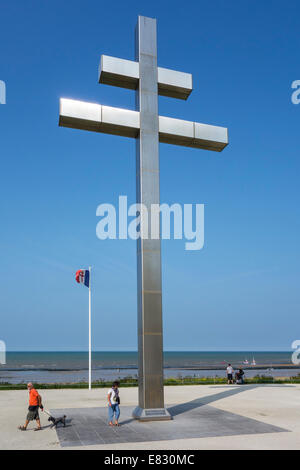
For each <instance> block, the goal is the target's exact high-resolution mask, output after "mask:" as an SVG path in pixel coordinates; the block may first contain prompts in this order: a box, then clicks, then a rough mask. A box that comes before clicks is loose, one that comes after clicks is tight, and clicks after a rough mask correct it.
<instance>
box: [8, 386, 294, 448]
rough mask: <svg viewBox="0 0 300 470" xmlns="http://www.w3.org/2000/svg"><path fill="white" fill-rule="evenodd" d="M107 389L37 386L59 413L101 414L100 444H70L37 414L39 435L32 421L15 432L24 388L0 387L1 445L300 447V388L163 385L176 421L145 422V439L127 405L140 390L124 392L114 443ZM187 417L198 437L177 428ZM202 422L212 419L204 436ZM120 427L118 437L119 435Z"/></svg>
mask: <svg viewBox="0 0 300 470" xmlns="http://www.w3.org/2000/svg"><path fill="white" fill-rule="evenodd" d="M106 392H107V390H105V389H93V390H92V391H88V390H42V391H41V394H42V397H43V402H44V405H45V407H46V408H47V409H48V410H55V411H56V413H59V412H60V411H61V413H62V412H66V414H67V415H68V416H69V417H70V416H72V413H73V415H74V416H75V414H76V411H78V410H79V411H80V413H81V415H82V416H83V417H84V416H85V415H86V417H85V419H86V421H87V422H88V418H87V416H91V411H93V410H95V411H93V412H94V413H96V414H97V412H98V411H99V413H101V416H102V421H101V423H100V421H99V429H100V427H101V430H102V431H101V432H102V433H103V435H104V440H105V443H102V444H98V445H95V444H91V445H84V441H83V443H82V442H79V441H78V445H72V447H68V446H67V445H64V446H62V441H61V436H63V432H64V428H62V429H61V430H60V431H59V435H60V438H59V437H58V435H57V432H56V431H55V430H54V429H50V428H49V423H48V421H47V418H48V417H47V415H46V414H45V413H40V415H41V423H42V426H44V429H43V430H42V431H41V432H33V427H34V425H33V423H31V424H30V426H29V428H28V430H27V431H26V432H21V431H18V430H17V427H18V425H20V424H23V422H24V419H25V416H26V411H27V399H28V396H27V395H28V393H27V391H26V390H24V391H15V390H13V391H1V392H0V406H1V417H0V423H1V424H0V426H1V437H0V447H1V449H68V448H73V449H74V448H79V449H106V450H110V449H111V450H113V449H119V450H121V449H123V450H130V449H145V450H146V449H148V450H151V449H174V450H175V449H299V448H300V385H279V386H278V385H256V386H254V385H252V386H251V385H249V386H248V385H245V386H241V387H238V386H235V385H234V386H176V387H165V402H166V406H167V407H168V408H169V409H170V410H173V414H174V419H173V420H172V422H168V423H148V424H147V433H148V434H147V435H148V436H150V437H149V439H148V440H145V441H142V442H141V441H139V442H137V441H135V439H134V438H132V437H130V436H132V435H135V434H134V430H135V429H140V430H141V432H142V431H143V429H144V428H143V427H144V426H145V425H144V424H142V423H137V422H136V421H132V420H131V419H130V413H131V410H132V409H133V408H134V407H135V406H136V404H137V388H124V389H121V397H122V400H121V418H120V423H121V426H120V428H118V429H116V430H114V434H113V435H112V439H111V440H112V442H111V443H110V442H109V441H110V438H109V434H108V430H107V425H106V423H105V416H106V411H107V410H106ZM66 410H67V411H66ZM68 410H69V411H68ZM191 413H192V414H191ZM76 416H77V415H76ZM99 416H100V415H99ZM103 417H104V418H103ZM225 418H226V419H225ZM93 419H94V421H93V423H94V424H93V426H96V428H97V422H98V421H97V418H93ZM187 420H188V424H189V428H191V426H193V427H194V428H195V429H197V430H198V431H197V432H198V434H199V435H198V436H197V437H192V438H191V435H190V433H189V435H187V436H185V435H184V434H182V433H181V435H180V433H179V432H178V423H179V422H180V423H182V426H181V427H182V429H188V428H184V425H185V424H187V423H186V422H187ZM76 423H77V421H76V419H75V418H74V419H73V421H72V423H70V425H69V428H66V429H69V431H68V432H70V430H72V429H73V428H74V429H75V428H76V425H77V424H76ZM207 423H210V424H209V426H210V435H209V436H208V435H207V428H208V427H209V426H208V425H207ZM234 423H236V424H234ZM100 424H101V426H100ZM232 424H234V427H233V428H232V430H231V429H229V428H230V426H232ZM136 426H140V428H136ZM168 426H169V427H168ZM176 426H177V427H176ZM163 427H164V428H163ZM155 429H161V430H163V429H164V432H165V434H163V435H164V436H168V437H167V438H164V439H159V440H158V439H157V437H155V436H152V434H151V433H152V431H153V432H154V430H155ZM172 429H174V432H170V433H167V434H166V431H167V430H170V431H172ZM98 431H99V430H98ZM99 432H100V431H99ZM118 432H119V433H120V435H117V434H116V433H118ZM214 434H216V435H214ZM145 435H146V434H145ZM153 439H154V440H153Z"/></svg>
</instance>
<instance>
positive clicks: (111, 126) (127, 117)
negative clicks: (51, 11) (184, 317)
mask: <svg viewBox="0 0 300 470" xmlns="http://www.w3.org/2000/svg"><path fill="white" fill-rule="evenodd" d="M135 48H136V60H135V61H130V60H124V59H116V58H114V57H108V56H102V57H101V63H100V71H99V72H100V73H99V83H106V84H108V85H115V86H118V87H123V88H129V89H132V90H136V111H129V110H125V109H119V108H112V107H109V106H103V105H101V104H94V103H86V102H81V101H74V100H69V99H61V100H60V116H59V125H60V126H64V127H72V128H76V129H85V130H89V131H95V132H105V133H108V134H115V135H121V136H126V137H134V138H136V198H137V203H140V204H144V205H145V206H146V208H147V211H148V214H149V219H151V217H150V214H151V205H152V204H159V142H165V143H169V144H177V145H184V146H187V147H194V148H200V149H206V150H215V151H217V152H220V151H221V150H223V149H224V148H225V147H226V145H227V144H228V137H227V129H226V128H223V127H216V126H211V125H206V124H200V123H197V122H190V121H182V120H180V119H173V118H169V117H164V116H159V115H158V95H164V96H170V97H173V98H179V99H184V100H186V99H187V98H188V96H189V95H190V93H191V91H192V76H191V74H188V73H182V72H176V71H174V70H169V69H164V68H161V67H157V45H156V20H155V19H153V18H146V17H144V16H139V17H138V22H137V27H136V46H135ZM143 223H144V222H143V217H142V218H141V222H140V231H141V232H143ZM147 223H148V230H149V232H150V233H151V230H150V220H148V221H147ZM137 297H138V367H139V406H138V407H137V408H136V409H135V410H134V412H133V416H134V417H135V418H137V419H140V420H164V419H170V418H171V417H170V414H169V413H168V411H167V410H166V409H165V405H164V393H163V338H162V288H161V254H160V238H158V239H157V238H156V239H154V240H153V239H142V238H139V239H138V241H137Z"/></svg>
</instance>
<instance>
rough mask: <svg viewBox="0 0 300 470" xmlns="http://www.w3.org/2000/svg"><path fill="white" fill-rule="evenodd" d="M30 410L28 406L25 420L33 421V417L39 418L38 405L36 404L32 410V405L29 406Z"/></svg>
mask: <svg viewBox="0 0 300 470" xmlns="http://www.w3.org/2000/svg"><path fill="white" fill-rule="evenodd" d="M30 408H32V410H30V409H29V408H28V413H27V418H26V419H27V420H28V421H33V420H34V419H40V416H39V407H38V406H36V407H35V409H34V410H33V406H31V407H30Z"/></svg>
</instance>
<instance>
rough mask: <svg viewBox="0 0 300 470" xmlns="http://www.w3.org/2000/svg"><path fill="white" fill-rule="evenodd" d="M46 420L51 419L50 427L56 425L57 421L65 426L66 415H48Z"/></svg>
mask: <svg viewBox="0 0 300 470" xmlns="http://www.w3.org/2000/svg"><path fill="white" fill-rule="evenodd" d="M48 421H52V424H51V426H50V428H53V426H55V428H56V427H57V425H58V423H61V424H63V425H64V427H65V426H66V415H63V416H60V418H54V416H49V418H48Z"/></svg>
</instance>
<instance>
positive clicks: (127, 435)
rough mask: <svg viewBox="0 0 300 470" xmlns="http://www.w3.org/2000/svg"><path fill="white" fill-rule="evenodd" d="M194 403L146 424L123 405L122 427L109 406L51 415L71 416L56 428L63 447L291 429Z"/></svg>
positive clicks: (68, 409) (65, 410)
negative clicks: (110, 423)
mask: <svg viewBox="0 0 300 470" xmlns="http://www.w3.org/2000/svg"><path fill="white" fill-rule="evenodd" d="M192 403H193V406H191V402H190V403H187V404H186V406H185V404H182V405H180V406H179V407H178V406H176V405H175V406H173V407H170V408H169V411H170V412H171V414H172V416H173V417H174V419H173V420H171V421H159V422H157V421H152V422H143V423H141V422H139V421H137V420H134V419H133V418H132V411H133V409H134V408H133V407H130V406H123V407H121V416H120V427H111V426H108V412H107V407H99V408H66V409H56V410H55V409H53V410H51V414H53V416H56V417H57V416H62V415H63V414H65V415H67V420H66V427H63V426H61V425H58V427H57V430H56V432H57V436H58V439H59V442H60V445H61V446H62V447H77V446H88V445H105V444H122V443H123V444H124V443H126V442H130V443H134V442H136V443H138V442H149V441H150V442H151V441H162V440H174V439H190V438H205V437H218V436H236V435H245V434H263V433H278V432H289V431H288V430H286V429H283V428H280V427H277V426H273V425H269V424H266V423H263V422H261V421H258V420H255V419H252V418H246V417H244V416H241V415H238V414H235V413H230V412H227V411H223V410H220V409H218V408H215V407H213V406H210V405H206V404H203V403H202V402H200V401H198V400H195V401H194V402H192Z"/></svg>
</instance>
